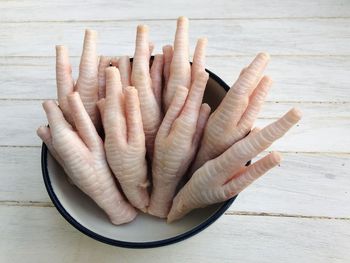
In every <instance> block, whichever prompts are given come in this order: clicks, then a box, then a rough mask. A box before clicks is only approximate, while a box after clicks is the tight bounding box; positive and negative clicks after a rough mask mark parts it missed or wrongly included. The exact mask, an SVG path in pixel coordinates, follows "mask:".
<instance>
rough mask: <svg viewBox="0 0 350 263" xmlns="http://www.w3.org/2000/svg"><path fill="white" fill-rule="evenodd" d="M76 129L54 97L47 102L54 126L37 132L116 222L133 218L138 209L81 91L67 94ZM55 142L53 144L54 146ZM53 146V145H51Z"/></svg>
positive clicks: (50, 122)
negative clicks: (127, 196) (121, 184)
mask: <svg viewBox="0 0 350 263" xmlns="http://www.w3.org/2000/svg"><path fill="white" fill-rule="evenodd" d="M67 103H68V105H69V107H70V109H71V116H72V119H73V121H74V124H75V127H76V130H74V129H73V127H72V126H71V125H70V124H69V123H68V122H67V121H66V120H65V118H64V116H63V114H62V112H61V110H60V109H59V107H58V106H57V104H56V103H55V102H54V101H45V102H44V103H43V107H44V110H45V112H46V116H47V119H48V121H49V125H50V128H47V129H43V128H39V129H38V131H37V133H38V135H39V136H40V137H41V138H43V135H45V136H46V137H45V138H46V139H45V142H49V141H50V142H51V144H49V145H47V146H48V148H49V149H50V150H51V148H52V147H53V149H54V154H56V155H57V156H58V157H59V158H58V161H59V162H60V163H62V164H63V168H64V170H65V171H66V173H67V175H68V176H69V178H70V179H71V180H72V181H73V183H74V184H75V185H76V186H77V187H78V188H80V190H82V191H83V192H84V193H85V194H87V195H88V196H90V197H91V198H92V199H93V200H94V201H95V202H96V204H97V205H98V206H99V207H101V208H102V209H103V210H104V211H105V212H106V213H107V215H108V216H109V218H110V220H111V222H112V223H113V224H116V225H119V224H124V223H127V222H130V221H132V220H133V219H134V218H135V217H136V215H137V212H136V211H135V209H134V208H133V207H132V206H131V205H130V204H129V203H127V202H126V201H125V200H124V198H123V196H122V194H121V193H120V192H119V190H118V188H117V186H116V183H115V180H114V177H113V175H112V173H111V171H110V169H109V167H108V164H107V161H106V156H105V152H104V148H103V142H102V140H101V138H100V137H99V135H98V133H97V131H96V129H95V127H94V125H93V123H92V121H91V119H90V117H89V115H88V113H87V112H86V110H85V108H84V105H83V103H82V101H81V99H80V96H79V94H78V93H77V92H74V93H72V94H71V95H69V96H68V97H67ZM50 145H51V146H50ZM50 147H51V148H50Z"/></svg>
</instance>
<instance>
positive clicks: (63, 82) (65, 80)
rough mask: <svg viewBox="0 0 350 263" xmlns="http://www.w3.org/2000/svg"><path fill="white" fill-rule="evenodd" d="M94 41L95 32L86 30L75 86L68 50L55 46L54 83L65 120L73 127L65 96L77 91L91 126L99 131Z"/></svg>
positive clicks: (95, 37) (95, 39)
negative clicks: (91, 123) (55, 82)
mask: <svg viewBox="0 0 350 263" xmlns="http://www.w3.org/2000/svg"><path fill="white" fill-rule="evenodd" d="M96 41H97V32H96V31H94V30H86V31H85V37H84V46H83V52H82V56H81V60H80V65H79V77H78V79H77V82H76V84H74V80H73V77H72V67H71V65H70V63H69V55H68V49H67V48H66V47H65V46H56V81H57V98H58V102H59V105H60V108H61V109H62V112H63V114H64V116H65V118H66V120H67V121H68V122H69V123H70V124H72V125H74V122H73V118H72V116H71V115H72V113H71V110H70V108H69V105H68V99H67V96H68V95H69V94H71V93H72V92H73V91H77V92H79V95H80V97H81V100H82V101H83V104H84V107H85V109H86V111H87V112H88V114H89V116H90V118H91V120H92V122H93V124H94V125H95V127H96V129H97V130H98V131H99V130H100V128H101V120H100V116H99V113H98V109H97V106H96V102H97V101H98V98H99V90H98V89H99V81H98V58H97V52H96V46H97V45H96Z"/></svg>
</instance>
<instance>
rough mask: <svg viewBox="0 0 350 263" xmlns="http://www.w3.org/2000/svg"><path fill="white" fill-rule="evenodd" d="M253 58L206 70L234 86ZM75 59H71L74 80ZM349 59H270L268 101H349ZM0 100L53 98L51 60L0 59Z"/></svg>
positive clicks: (212, 62) (222, 60) (219, 61)
mask: <svg viewBox="0 0 350 263" xmlns="http://www.w3.org/2000/svg"><path fill="white" fill-rule="evenodd" d="M252 58H253V56H243V57H241V56H233V57H208V58H207V65H208V66H207V68H208V69H210V70H211V71H213V72H214V73H216V74H217V75H218V76H220V77H221V78H222V79H223V80H224V81H225V82H226V83H227V84H229V85H231V84H233V82H234V80H235V79H236V78H237V76H238V74H239V72H240V70H241V68H243V67H244V66H246V65H247V64H248V63H249V62H250V60H251V59H252ZM79 59H80V58H78V57H72V58H71V63H72V66H73V74H74V75H75V77H77V72H78V66H79ZM349 68H350V59H349V58H348V57H342V56H336V57H313V56H306V57H299V56H296V57H289V56H273V57H272V59H271V63H270V65H269V67H268V69H267V71H266V74H268V75H270V76H271V77H272V78H273V79H274V85H273V89H272V90H271V92H270V95H269V97H268V98H267V99H268V100H269V101H280V102H282V101H295V102H305V101H307V102H310V101H311V102H338V103H339V102H350V89H349V77H348V75H349ZM0 72H1V73H2V75H3V76H2V78H0V99H9V98H11V99H49V98H50V99H53V98H56V80H55V58H54V57H23V58H18V57H6V58H4V57H0Z"/></svg>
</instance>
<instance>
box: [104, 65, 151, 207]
mask: <svg viewBox="0 0 350 263" xmlns="http://www.w3.org/2000/svg"><path fill="white" fill-rule="evenodd" d="M101 113H102V114H101V115H102V116H103V117H102V122H103V127H104V130H105V143H104V146H105V150H106V155H107V160H108V164H109V166H110V167H111V169H112V171H113V173H114V175H115V176H116V178H117V179H118V181H119V183H120V186H121V188H122V189H123V192H124V194H125V196H126V197H127V199H128V200H129V202H130V203H131V204H132V205H133V206H134V207H136V208H138V209H140V210H142V211H143V212H146V210H147V209H146V207H147V206H148V203H149V196H148V191H147V186H148V185H149V182H148V180H147V163H146V147H145V134H144V132H143V126H142V117H141V110H140V102H139V98H138V94H137V90H136V89H135V88H134V87H126V88H125V89H124V92H123V89H122V83H121V79H120V74H119V71H118V69H117V68H115V67H109V68H107V69H106V99H105V101H104V108H103V110H102V112H101Z"/></svg>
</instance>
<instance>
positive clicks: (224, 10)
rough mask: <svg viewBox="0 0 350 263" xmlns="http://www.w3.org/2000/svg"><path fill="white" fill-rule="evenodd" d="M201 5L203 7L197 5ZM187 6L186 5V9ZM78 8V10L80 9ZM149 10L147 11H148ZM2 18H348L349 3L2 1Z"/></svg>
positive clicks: (337, 0) (323, 0) (341, 0)
mask: <svg viewBox="0 0 350 263" xmlns="http://www.w3.org/2000/svg"><path fill="white" fill-rule="evenodd" d="M198 6H200V7H201V8H198ZM184 7H186V8H184ZM78 8H79V12H77V9H78ZM145 10H147V12H145ZM0 13H1V14H2V15H1V18H0V21H1V22H4V21H57V20H60V21H62V20H63V21H71V20H96V21H100V20H129V19H175V18H177V16H179V15H180V14H181V15H185V16H188V17H190V18H207V19H213V18H243V19H246V18H274V17H291V18H297V17H349V16H350V9H349V3H348V2H347V1H344V0H333V1H329V0H311V1H306V2H305V1H293V0H288V1H283V4H281V3H280V1H277V0H272V1H271V0H270V1H267V0H263V1H258V0H250V1H243V0H240V1H230V0H225V1H220V2H218V3H215V4H212V2H211V1H210V0H195V1H185V0H178V1H176V2H172V3H171V8H169V3H168V2H167V1H159V0H149V1H146V2H145V1H128V2H127V3H126V2H124V1H98V0H88V1H82V0H79V1H74V2H71V1H68V0H64V1H58V2H52V1H49V0H45V1H40V5H38V4H37V2H35V1H33V0H26V1H23V0H22V1H20V0H16V1H2V3H1V6H0Z"/></svg>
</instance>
